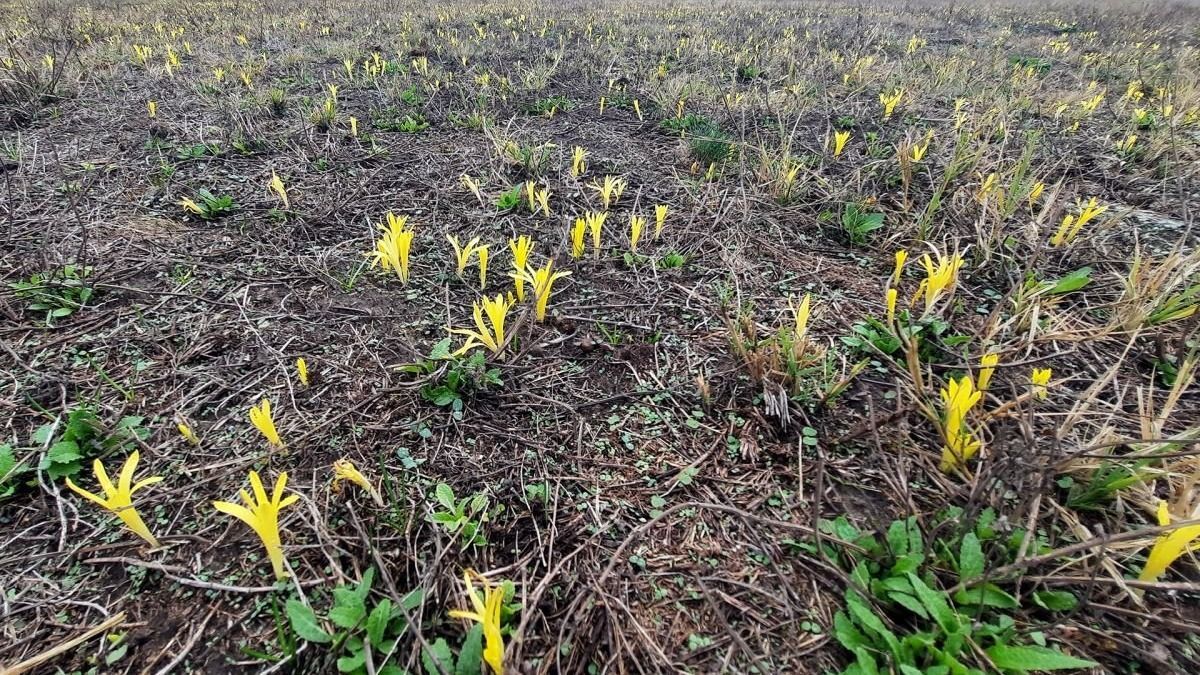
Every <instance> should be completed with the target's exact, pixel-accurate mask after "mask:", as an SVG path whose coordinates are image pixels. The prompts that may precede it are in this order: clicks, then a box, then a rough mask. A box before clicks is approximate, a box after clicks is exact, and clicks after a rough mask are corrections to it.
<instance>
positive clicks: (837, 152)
mask: <svg viewBox="0 0 1200 675" xmlns="http://www.w3.org/2000/svg"><path fill="white" fill-rule="evenodd" d="M849 140H850V132H849V131H835V132H833V156H834V157H841V155H842V151H843V150H845V149H846V142H847V141H849Z"/></svg>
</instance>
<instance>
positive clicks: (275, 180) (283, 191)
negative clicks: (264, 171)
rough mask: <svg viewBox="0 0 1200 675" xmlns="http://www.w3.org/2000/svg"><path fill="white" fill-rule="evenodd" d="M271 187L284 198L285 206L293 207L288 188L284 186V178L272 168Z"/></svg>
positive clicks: (286, 207)
mask: <svg viewBox="0 0 1200 675" xmlns="http://www.w3.org/2000/svg"><path fill="white" fill-rule="evenodd" d="M271 189H272V190H274V191H275V194H277V195H279V198H280V199H281V200H283V208H285V209H290V208H292V205H291V203H290V202H289V201H288V195H287V188H285V187H284V186H283V180H282V179H281V178H280V177H279V175H278V174H276V173H275V170H274V169H271Z"/></svg>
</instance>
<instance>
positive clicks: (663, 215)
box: [654, 204, 670, 241]
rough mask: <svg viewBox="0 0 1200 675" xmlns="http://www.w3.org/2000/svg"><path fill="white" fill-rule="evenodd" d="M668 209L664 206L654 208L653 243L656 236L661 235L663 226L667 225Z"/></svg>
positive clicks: (659, 205) (656, 238)
mask: <svg viewBox="0 0 1200 675" xmlns="http://www.w3.org/2000/svg"><path fill="white" fill-rule="evenodd" d="M669 212H670V209H669V208H668V207H667V205H666V204H658V205H656V206H655V207H654V241H658V235H660V234H662V229H663V225H666V223H667V214H668V213H669Z"/></svg>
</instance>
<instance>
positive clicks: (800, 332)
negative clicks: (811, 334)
mask: <svg viewBox="0 0 1200 675" xmlns="http://www.w3.org/2000/svg"><path fill="white" fill-rule="evenodd" d="M788 307H790V308H791V310H792V316H793V317H795V325H794V327H793V328H792V337H793V339H794V340H795V342H796V344H799V343H801V342H804V338H805V337H807V336H808V317H809V314H810V312H811V310H812V295H811V294H809V293H805V294H804V299H803V300H801V301H800V306H799V307H796V306H795V305H794V304H793V303H792V299H791V298H788Z"/></svg>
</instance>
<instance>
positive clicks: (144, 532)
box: [66, 450, 162, 548]
mask: <svg viewBox="0 0 1200 675" xmlns="http://www.w3.org/2000/svg"><path fill="white" fill-rule="evenodd" d="M138 459H139V455H138V451H137V450H134V451H133V453H132V454H131V455H129V458H128V459H126V460H125V465H124V466H123V467H121V475H120V476H119V477H118V478H117V484H116V485H113V483H112V481H111V480H109V478H108V473H107V472H105V471H104V464H103V463H101V462H100V460H98V459H97V460H95V461H94V462H92V471H93V472H94V473H95V474H96V482H97V483H99V484H100V489H101V490H103V491H104V496H103V497H101V496H99V495H96V494H94V493H91V492H88V491H87V490H84V489H83V488H81V487H79V486H78V485H75V483H73V482H71V479H70V478H67V479H66V482H67V487H69V488H71V490H72V491H74V492H75V494H77V495H79V496H80V497H83V498H84V499H87V500H88V501H91V502H95V503H96V504H98V505H99V506H101V507H103V508H105V509H108V510H109V511H112V512H113V513H114V514H116V516H117V517H118V518H120V519H121V522H122V523H124V524H125V527H127V528H129V530H130V531H131V532H133V533H134V534H136V535H137V536H139V537H141V538H142V539H144V540H145V541H146V543H147V544H150V545H151V546H153V547H154V548H158V540H157V539H155V538H154V535H153V534H151V533H150V528H148V527H146V523H145V522H144V521H143V520H142V517H141V516H140V515H138V512H137V509H136V508H134V506H133V493H135V492H137V491H138V490H141V489H142V488H144V487H146V486H147V485H153V484H155V483H158V482H160V481H162V476H150V477H149V478H144V479H142V480H140V481H138V482H137V483H134V482H133V474H134V472H135V471H137V465H138Z"/></svg>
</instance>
